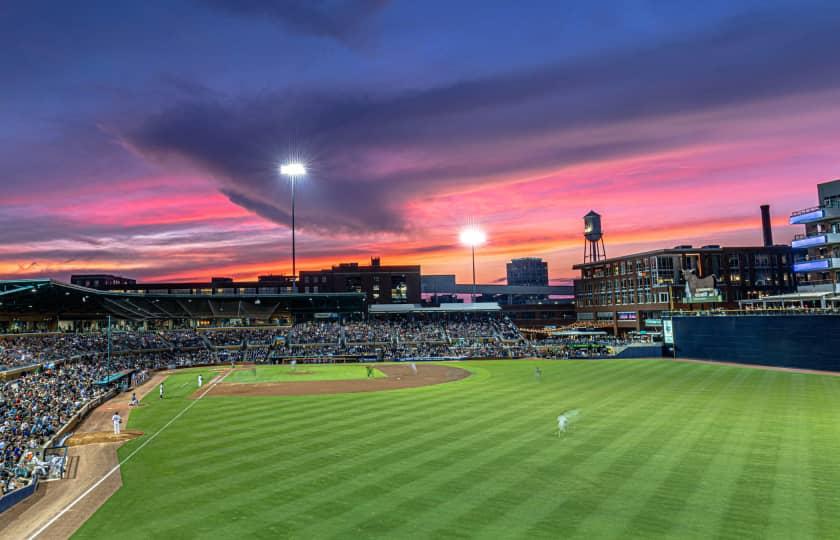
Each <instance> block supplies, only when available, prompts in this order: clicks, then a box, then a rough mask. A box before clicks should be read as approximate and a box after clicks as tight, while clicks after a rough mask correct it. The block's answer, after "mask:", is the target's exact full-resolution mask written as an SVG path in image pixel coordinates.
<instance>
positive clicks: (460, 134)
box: [0, 0, 840, 282]
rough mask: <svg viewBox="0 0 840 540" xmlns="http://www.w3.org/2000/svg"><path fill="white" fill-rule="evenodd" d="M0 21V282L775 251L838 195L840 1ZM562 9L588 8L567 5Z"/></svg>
mask: <svg viewBox="0 0 840 540" xmlns="http://www.w3.org/2000/svg"><path fill="white" fill-rule="evenodd" d="M591 4H594V3H593V2H557V1H556V0H555V1H544V2H538V1H535V0H529V1H528V2H512V1H511V2H502V1H499V2H488V1H486V0H485V1H467V0H464V1H460V0H459V1H453V0H448V1H440V2H438V1H428V0H423V1H422V2H418V1H405V0H402V1H392V2H387V1H376V0H358V1H352V0H321V1H316V0H286V1H282V0H274V1H270V0H154V1H144V2H132V3H128V2H113V1H110V0H108V1H94V0H85V1H84V2H64V1H55V2H46V1H41V0H33V1H16V0H11V1H5V2H0V51H1V52H0V73H2V77H1V78H0V80H2V84H0V120H2V121H0V239H1V240H2V241H0V278H2V279H14V278H21V277H34V276H49V277H54V278H58V279H68V277H69V275H70V274H71V273H81V272H107V273H115V274H120V275H125V276H128V277H134V278H137V279H141V280H144V281H162V280H188V279H205V278H209V277H210V276H231V277H235V278H252V277H254V276H257V275H259V274H266V273H281V272H282V273H288V272H290V268H291V262H290V229H289V207H290V205H289V199H290V190H289V185H288V182H287V181H286V180H284V179H282V178H280V177H279V176H278V174H277V171H276V168H277V165H278V164H279V163H281V162H283V161H285V160H288V159H301V160H303V161H304V162H305V163H306V164H307V167H308V169H309V175H308V176H307V177H306V178H305V179H304V180H302V181H301V182H300V183H298V187H297V209H296V220H297V226H298V227H297V250H298V255H297V256H298V269H299V270H300V269H314V268H322V267H329V266H330V265H332V264H337V263H339V262H347V261H359V262H366V261H368V260H369V258H370V257H371V256H381V257H382V262H383V264H396V263H414V264H421V265H422V270H423V273H426V274H432V273H456V274H457V275H458V277H459V279H460V280H462V281H468V280H469V275H470V274H469V273H470V267H469V264H470V260H469V253H468V251H467V249H466V248H464V247H461V246H459V245H458V232H459V230H460V229H461V228H462V227H464V226H465V225H467V224H470V223H475V224H478V225H480V226H481V227H483V228H484V230H485V231H486V232H487V235H488V238H489V242H488V244H487V245H486V246H484V247H482V248H480V249H479V251H478V265H479V266H478V279H479V280H480V281H484V282H492V281H496V280H499V279H500V278H503V277H504V273H505V268H504V263H505V262H506V261H507V260H509V259H510V258H511V257H519V256H538V257H542V258H544V259H546V260H547V261H548V262H549V273H550V275H551V277H552V278H554V279H557V280H559V279H563V278H569V277H572V276H574V272H573V271H572V269H571V266H572V265H573V264H575V263H577V262H579V261H580V260H581V257H582V254H583V237H582V230H583V224H582V216H583V215H584V214H586V213H587V212H588V211H589V210H595V211H597V212H599V213H601V214H602V215H603V216H604V217H603V220H604V229H605V242H606V250H607V254H608V255H610V256H612V255H621V254H625V253H631V252H635V251H640V250H648V249H656V248H662V247H673V246H674V245H677V244H694V245H702V244H710V243H714V244H723V245H757V244H760V242H761V232H760V228H759V226H760V215H759V208H758V207H759V205H760V204H765V203H766V204H770V205H771V211H772V213H773V222H774V225H775V237H776V241H777V242H778V243H788V242H789V241H790V239H791V237H792V236H793V234H794V233H796V232H802V231H801V230H800V229H801V228H795V227H790V226H787V225H786V224H787V218H788V215H789V214H790V212H791V211H792V210H796V209H799V208H804V207H808V206H813V205H815V204H816V203H817V200H816V184H817V183H818V182H823V181H827V180H831V179H834V178H840V53H838V51H840V32H839V31H838V28H840V3H838V2H836V1H826V2H810V1H802V0H799V1H795V2H774V1H772V0H760V1H745V2H732V1H720V2H716V1H705V2H664V1H658V0H646V1H638V2H632V1H616V2H612V3H608V2H599V4H600V7H593V6H592V5H591ZM575 6H577V7H575Z"/></svg>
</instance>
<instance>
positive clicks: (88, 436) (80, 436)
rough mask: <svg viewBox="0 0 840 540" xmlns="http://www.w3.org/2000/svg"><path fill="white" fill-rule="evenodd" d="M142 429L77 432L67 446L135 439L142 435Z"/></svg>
mask: <svg viewBox="0 0 840 540" xmlns="http://www.w3.org/2000/svg"><path fill="white" fill-rule="evenodd" d="M142 434H143V432H142V431H123V432H121V433H120V434H119V435H116V434H114V432H113V431H93V432H91V433H77V434H75V435H73V436H72V437H70V439H69V440H68V441H67V446H83V445H85V444H96V443H121V442H125V441H130V440H131V439H136V438H137V437H139V436H140V435H142Z"/></svg>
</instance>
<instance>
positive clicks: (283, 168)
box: [280, 163, 306, 292]
mask: <svg viewBox="0 0 840 540" xmlns="http://www.w3.org/2000/svg"><path fill="white" fill-rule="evenodd" d="M280 174H281V175H283V176H285V177H287V178H288V179H289V181H290V182H291V183H292V286H293V291H294V292H297V264H296V263H297V257H296V253H295V247H296V246H295V184H296V183H297V182H296V180H297V179H298V178H300V177H303V176H306V167H305V166H304V165H303V164H302V163H286V164H283V165H280Z"/></svg>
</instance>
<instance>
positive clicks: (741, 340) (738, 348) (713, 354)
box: [673, 315, 840, 371]
mask: <svg viewBox="0 0 840 540" xmlns="http://www.w3.org/2000/svg"><path fill="white" fill-rule="evenodd" d="M673 324H674V339H675V342H676V347H677V356H678V357H680V358H695V359H699V360H717V361H719V362H738V363H742V364H763V365H768V366H780V367H794V368H801V369H819V370H829V371H840V316H834V315H755V316H752V315H750V316H737V317H712V316H701V317H674V319H673Z"/></svg>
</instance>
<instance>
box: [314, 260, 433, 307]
mask: <svg viewBox="0 0 840 540" xmlns="http://www.w3.org/2000/svg"><path fill="white" fill-rule="evenodd" d="M298 287H299V288H300V291H301V292H330V293H338V292H363V293H365V294H366V295H367V299H368V302H369V303H370V304H419V303H420V265H403V266H383V265H382V264H381V263H380V259H379V257H374V258H372V259H371V263H370V266H360V265H359V263H342V264H339V265H337V266H333V267H332V268H329V269H325V270H305V271H303V272H301V273H300V280H299V283H298Z"/></svg>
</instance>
